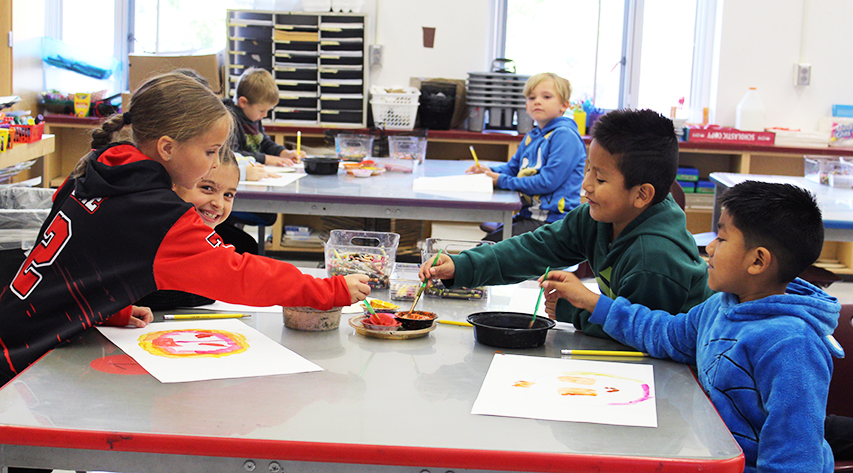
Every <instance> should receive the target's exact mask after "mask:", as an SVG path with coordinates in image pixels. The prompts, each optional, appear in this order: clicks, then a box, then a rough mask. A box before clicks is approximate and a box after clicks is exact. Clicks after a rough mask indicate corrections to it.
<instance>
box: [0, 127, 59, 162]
mask: <svg viewBox="0 0 853 473" xmlns="http://www.w3.org/2000/svg"><path fill="white" fill-rule="evenodd" d="M55 145H56V140H55V138H54V136H53V135H48V134H44V135H42V137H41V139H40V140H38V141H33V142H32V143H14V145H13V146H12V147H11V148H9V149H7V150H6V151H3V152H2V153H0V169H3V168H8V167H11V166H15V165H16V164H20V163H23V162H25V161H31V160H34V159H38V158H41V157H43V156H45V155H47V154H48V153H52V152H53V150H54V147H55Z"/></svg>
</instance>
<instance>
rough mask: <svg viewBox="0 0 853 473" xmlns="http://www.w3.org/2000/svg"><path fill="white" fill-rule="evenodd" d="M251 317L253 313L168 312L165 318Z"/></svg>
mask: <svg viewBox="0 0 853 473" xmlns="http://www.w3.org/2000/svg"><path fill="white" fill-rule="evenodd" d="M243 317H251V314H166V315H164V316H163V320H191V319H239V318H243Z"/></svg>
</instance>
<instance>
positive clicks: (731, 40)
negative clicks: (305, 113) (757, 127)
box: [365, 0, 853, 131]
mask: <svg viewBox="0 0 853 473" xmlns="http://www.w3.org/2000/svg"><path fill="white" fill-rule="evenodd" d="M373 1H375V16H374V17H373V18H374V21H375V23H374V25H375V31H376V33H375V34H376V43H378V44H381V45H383V47H384V48H385V56H384V63H383V66H382V67H375V66H374V67H373V68H371V73H370V77H371V84H375V85H381V86H390V85H408V84H409V78H411V77H446V78H454V79H465V78H467V74H468V72H471V71H486V70H488V68H489V65H490V64H491V60H492V59H493V57H492V56H493V55H494V54H493V52H492V38H491V36H492V34H493V33H492V21H493V19H492V16H493V11H492V10H493V7H494V5H493V4H494V0H456V1H452V0H431V1H428V2H427V1H423V0H373ZM717 1H718V6H719V8H720V9H721V11H720V12H719V17H720V18H721V19H722V23H721V25H720V27H719V33H720V34H719V38H718V44H717V50H716V54H717V58H716V64H717V66H718V67H717V69H716V70H715V71H714V77H713V78H712V83H713V84H715V85H716V89H715V90H712V92H711V103H710V108H711V119H712V121H713V122H714V123H717V124H720V125H728V126H734V122H735V107H737V104H738V102H739V101H740V99H741V98H742V97H743V95H744V94H745V93H746V91H747V89H748V88H749V87H756V88H757V89H758V92H759V94H760V95H761V98H762V99H763V101H764V105H765V108H766V112H767V113H766V125H767V126H779V127H787V128H800V129H803V130H805V131H814V130H817V128H818V119H819V118H820V117H823V116H828V115H830V114H831V106H832V104H834V103H839V104H853V86H851V85H850V83H851V78H853V55H851V53H850V52H849V48H850V45H853V1H851V0H717ZM371 3H372V2H365V4H366V5H369V4H371ZM370 6H371V7H372V6H373V5H370ZM370 13H371V14H372V13H373V12H370ZM423 26H433V27H436V28H437V31H436V39H435V48H433V49H426V48H424V47H423V45H422V29H421V28H422V27H423ZM568 44H569V43H568V42H567V45H568ZM673 60H677V58H673ZM797 62H805V63H810V64H811V65H812V82H811V85H809V86H805V87H804V86H800V87H795V86H794V85H793V80H794V64H796V63H797Z"/></svg>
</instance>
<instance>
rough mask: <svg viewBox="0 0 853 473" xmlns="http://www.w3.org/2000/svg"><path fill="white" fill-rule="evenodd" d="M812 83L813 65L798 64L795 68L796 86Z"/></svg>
mask: <svg viewBox="0 0 853 473" xmlns="http://www.w3.org/2000/svg"><path fill="white" fill-rule="evenodd" d="M811 81H812V65H811V64H797V65H795V66H794V85H795V86H796V85H809V84H810V83H811Z"/></svg>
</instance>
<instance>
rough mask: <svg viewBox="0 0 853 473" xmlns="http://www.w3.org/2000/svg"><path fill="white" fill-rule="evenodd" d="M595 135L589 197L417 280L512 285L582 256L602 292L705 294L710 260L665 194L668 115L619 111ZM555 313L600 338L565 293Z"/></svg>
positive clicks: (649, 296) (636, 298)
mask: <svg viewBox="0 0 853 473" xmlns="http://www.w3.org/2000/svg"><path fill="white" fill-rule="evenodd" d="M592 138H593V140H592V143H591V144H590V148H589V155H588V156H589V157H588V159H587V165H586V170H585V175H584V180H583V184H582V190H583V191H584V192H585V194H586V197H587V200H588V202H587V203H585V204H583V205H580V206H579V207H576V208H575V209H574V210H572V211H571V212H569V213H568V214H567V215H566V216H565V218H563V219H562V220H559V221H557V222H554V223H552V224H549V225H545V226H543V227H540V228H538V229H537V230H535V231H533V232H530V233H526V234H522V235H519V236H516V237H513V238H510V239H509V240H505V241H503V242H500V243H497V244H495V245H491V246H482V247H478V248H474V249H471V250H467V251H463V252H462V253H460V254H459V255H456V256H452V257H451V256H447V255H444V254H442V255H441V257H440V259H439V261H438V262H437V263H436V265H435V266H432V267H430V264H431V263H432V261H429V262H427V263H424V265H422V266H421V269H420V277H421V279H422V280H423V279H425V278H436V279H441V280H442V281H443V282H444V284H445V286H447V287H453V286H464V287H476V286H482V285H501V284H512V283H517V282H521V281H524V280H527V279H531V278H536V277H539V276H541V275H542V274H543V273H544V272H545V269H546V268H548V267H551V268H555V269H556V268H565V267H569V266H573V265H575V264H578V263H581V262H583V261H588V262H589V265H590V267H591V268H592V270H593V272H594V274H595V279H596V281H597V282H598V286H599V288H600V289H601V293H602V294H605V295H607V296H609V297H617V296H622V297H625V298H626V299H628V300H630V301H631V302H633V303H637V304H643V305H646V306H647V307H650V308H654V309H660V310H670V311H671V312H672V313H678V312H683V311H687V310H688V309H690V308H691V307H693V306H695V305H697V304H699V303H700V302H702V301H704V300H705V299H707V298H708V297H709V296H710V295H711V294H712V291H711V290H710V289H708V285H707V277H708V275H707V265H706V264H705V261H704V260H702V258H701V257H700V256H699V251H698V249H697V247H696V242H695V240H694V239H693V237H692V236H691V235H690V233H689V232H688V231H687V225H686V220H685V216H684V211H682V210H681V208H680V207H679V206H678V204H676V203H675V201H674V200H673V198H672V197H671V196H669V188H670V186H671V185H672V183H673V181H674V180H675V174H676V171H677V168H678V140H677V138H676V136H675V130H674V128H673V125H672V121H671V120H669V119H668V118H666V117H664V116H662V115H660V114H659V113H657V112H654V111H652V110H617V111H613V112H610V113H608V114H606V115H604V116H602V117H601V118H600V119H599V120H598V122H596V124H595V128H594V129H593V131H592ZM553 312H555V314H556V317H555V318H556V319H557V320H559V321H562V322H571V323H573V324H574V326H575V328H577V329H578V330H582V331H583V332H584V333H586V334H587V335H592V336H597V337H607V335H606V334H605V333H604V331H603V330H602V328H601V326H600V325H598V324H593V323H590V322H589V317H590V313H589V312H588V311H586V310H582V309H577V308H575V307H573V306H572V305H571V304H569V303H568V302H566V301H565V300H560V301H557V302H556V306H555V307H554V308H553Z"/></svg>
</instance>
